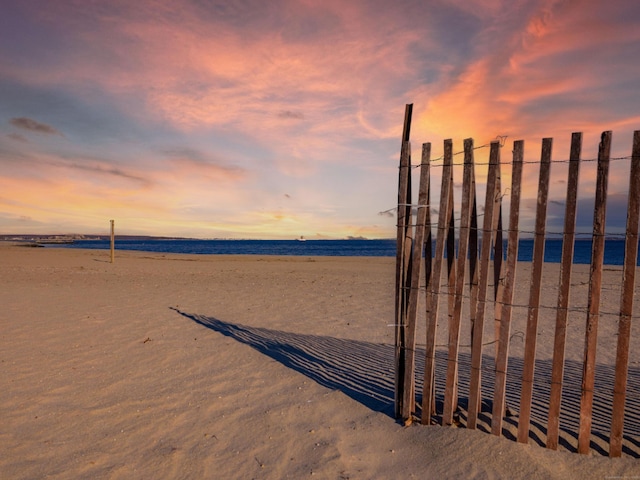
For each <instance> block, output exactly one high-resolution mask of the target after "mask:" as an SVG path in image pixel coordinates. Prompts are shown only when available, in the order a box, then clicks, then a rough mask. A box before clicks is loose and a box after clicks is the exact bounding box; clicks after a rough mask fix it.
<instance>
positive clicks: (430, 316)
mask: <svg viewBox="0 0 640 480" xmlns="http://www.w3.org/2000/svg"><path fill="white" fill-rule="evenodd" d="M452 169H453V142H452V141H451V140H445V141H444V165H443V167H442V188H441V190H440V205H439V207H440V211H439V212H438V234H437V236H436V251H435V256H434V260H433V269H432V271H431V281H430V282H429V288H428V289H427V295H426V302H427V338H426V342H427V344H426V353H425V362H424V363H425V364H424V384H423V390H422V392H423V393H422V419H421V420H422V423H423V424H424V425H428V424H429V422H430V420H431V412H432V408H433V398H434V373H435V353H436V352H435V348H436V327H437V324H438V304H439V300H440V298H439V297H440V282H441V279H440V277H441V275H442V260H443V257H444V248H445V239H446V236H447V230H448V227H449V225H448V224H449V219H450V216H451V212H450V211H449V210H450V209H449V207H450V206H451V203H450V202H449V195H450V191H451V189H452V188H453V182H452V178H453V176H452Z"/></svg>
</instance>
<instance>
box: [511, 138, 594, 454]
mask: <svg viewBox="0 0 640 480" xmlns="http://www.w3.org/2000/svg"><path fill="white" fill-rule="evenodd" d="M581 151H582V133H578V132H575V133H573V135H572V136H571V153H570V157H569V179H568V181H567V202H566V206H565V214H564V234H563V236H562V260H561V263H560V283H559V293H558V308H557V309H556V328H555V333H554V337H553V361H552V367H551V393H550V395H549V417H548V421H547V448H549V449H551V450H556V449H557V448H558V436H559V434H560V403H561V400H562V377H563V376H564V357H565V347H566V340H567V318H568V313H569V312H568V310H567V309H568V307H569V293H570V287H571V265H572V263H573V250H574V241H575V238H576V210H577V196H578V177H579V173H580V153H581ZM529 408H530V407H529ZM519 435H520V434H519ZM521 435H522V436H521V437H520V438H521V439H523V438H524V433H523V434H521ZM521 441H522V440H521Z"/></svg>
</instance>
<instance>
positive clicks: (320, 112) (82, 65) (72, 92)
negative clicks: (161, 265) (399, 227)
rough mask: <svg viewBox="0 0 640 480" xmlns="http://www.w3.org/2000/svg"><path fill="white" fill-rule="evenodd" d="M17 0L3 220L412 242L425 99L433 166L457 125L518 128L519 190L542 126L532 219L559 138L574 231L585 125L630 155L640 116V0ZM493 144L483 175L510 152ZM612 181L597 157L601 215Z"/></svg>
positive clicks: (45, 228)
mask: <svg viewBox="0 0 640 480" xmlns="http://www.w3.org/2000/svg"><path fill="white" fill-rule="evenodd" d="M0 7H1V11H2V15H0V234H67V233H82V234H108V232H109V228H110V223H109V221H110V220H111V219H114V220H115V225H116V233H119V234H134V235H158V236H182V237H197V238H260V239H270V238H285V239H287V238H297V237H299V236H301V235H303V236H305V237H306V238H309V239H324V238H346V237H366V238H393V237H395V231H396V227H395V214H394V212H395V207H396V204H397V187H398V162H399V155H400V146H401V136H402V123H403V118H404V110H405V105H406V104H408V103H411V104H413V123H412V129H411V143H412V152H413V163H416V161H417V160H419V157H420V150H421V145H422V143H423V142H430V143H432V151H433V154H432V157H433V158H436V157H438V156H440V155H441V154H442V150H443V146H442V145H443V140H444V139H449V138H450V139H453V141H454V150H455V151H456V152H458V151H461V150H462V142H463V140H464V139H465V138H473V139H474V145H476V146H482V145H486V144H488V143H489V142H491V141H495V140H496V139H497V137H498V136H503V137H506V139H505V140H504V146H503V147H502V149H501V159H502V162H503V169H502V182H503V187H505V189H506V186H507V185H508V183H509V181H510V166H509V162H510V161H511V151H512V145H513V141H514V140H520V139H523V140H525V159H526V160H529V161H532V162H534V163H532V164H527V165H526V168H525V175H524V181H525V184H524V186H523V196H524V198H523V200H522V202H523V203H522V205H523V209H522V213H521V222H522V225H524V227H523V228H526V225H527V224H529V225H531V224H533V219H534V216H535V199H536V195H537V175H538V174H537V166H536V165H535V161H536V160H539V158H540V149H541V140H542V138H544V137H552V138H554V144H553V155H552V157H553V160H554V161H559V162H558V163H557V164H554V165H553V167H552V185H551V203H550V209H549V222H548V223H549V226H550V228H552V227H559V226H561V225H562V218H561V217H562V214H563V211H564V207H563V202H564V198H565V196H566V191H565V189H566V164H563V163H562V162H561V161H562V160H566V159H568V157H569V141H570V137H571V132H583V134H584V140H583V158H586V159H593V158H595V157H597V151H598V142H599V140H600V134H601V132H603V131H605V130H612V131H613V151H612V154H613V155H614V156H616V157H626V156H629V155H630V154H631V146H632V135H633V131H634V130H636V129H640V87H639V86H640V62H638V54H640V2H637V1H636V0H610V1H608V2H602V1H599V0H581V1H580V0H576V1H572V0H424V1H419V0H415V1H414V0H395V1H394V2H389V1H386V0H372V1H360V0H352V1H348V2H345V1H342V0H339V1H334V0H323V1H321V2H320V1H311V0H272V1H268V2H265V1H263V0H237V1H216V0H181V1H177V0H136V1H135V2H133V1H130V0H109V1H106V0H104V1H99V0H56V1H51V0H0ZM474 153H475V161H476V162H478V163H479V165H478V169H477V174H476V175H477V178H478V182H479V184H481V183H482V180H483V178H484V177H483V176H486V173H485V172H484V171H483V166H482V165H481V164H482V163H486V161H487V160H488V155H489V149H488V148H478V149H477V150H475V152H474ZM460 158H461V157H459V156H457V157H456V159H460ZM484 168H486V167H484ZM628 168H629V164H628V160H619V161H616V162H612V166H611V174H610V179H609V193H610V197H609V200H608V202H609V203H608V205H609V211H610V212H611V213H610V214H609V215H608V226H607V228H608V229H610V230H611V231H615V230H616V229H618V230H620V229H621V228H623V227H624V222H625V216H624V214H620V212H621V211H622V212H624V211H625V208H626V207H625V202H626V192H627V190H628ZM415 172H416V173H415V174H414V178H417V177H418V174H417V170H415ZM455 177H456V179H455V181H456V182H457V183H459V181H460V179H461V177H462V172H461V169H460V168H459V167H456V171H455ZM432 178H433V181H434V185H435V186H434V189H433V191H432V195H433V196H437V194H438V189H439V187H438V182H439V180H438V169H437V168H433V175H432ZM594 184H595V163H594V162H587V163H585V165H584V166H583V167H582V168H581V177H580V189H579V196H580V199H581V200H580V204H579V210H578V224H579V227H583V228H587V229H588V228H590V225H591V221H592V216H593V188H594ZM458 190H459V188H457V190H456V191H458ZM416 191H417V188H416V189H414V192H416ZM505 192H506V193H508V191H506V190H505ZM478 199H479V202H481V203H483V202H484V197H483V196H482V194H481V188H479V192H478ZM590 202H591V203H590ZM507 218H508V217H507Z"/></svg>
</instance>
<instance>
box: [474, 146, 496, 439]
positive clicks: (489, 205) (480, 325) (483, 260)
mask: <svg viewBox="0 0 640 480" xmlns="http://www.w3.org/2000/svg"><path fill="white" fill-rule="evenodd" d="M499 170H500V143H499V142H491V152H490V154H489V173H488V177H487V192H486V199H485V208H484V222H483V228H482V246H481V253H480V271H479V284H478V297H477V312H476V318H475V320H474V324H473V331H472V338H471V379H470V382H469V383H470V385H469V412H468V415H469V416H468V420H467V428H470V429H475V428H476V424H477V421H478V413H479V409H480V405H481V401H482V399H481V393H480V381H481V374H482V337H483V330H484V317H485V306H486V300H487V288H488V286H489V260H490V257H491V237H492V234H493V229H494V226H493V222H494V217H495V215H494V212H495V210H497V208H498V204H499V202H500V192H499V190H498V178H499Z"/></svg>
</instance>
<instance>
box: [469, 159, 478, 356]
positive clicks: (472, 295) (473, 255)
mask: <svg viewBox="0 0 640 480" xmlns="http://www.w3.org/2000/svg"><path fill="white" fill-rule="evenodd" d="M471 175H472V177H471V202H472V204H473V206H472V208H471V226H470V228H469V329H470V331H469V338H470V339H471V343H472V344H473V327H474V325H475V322H476V314H477V312H478V281H479V279H478V202H477V198H476V177H475V172H474V171H473V170H472V171H471Z"/></svg>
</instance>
